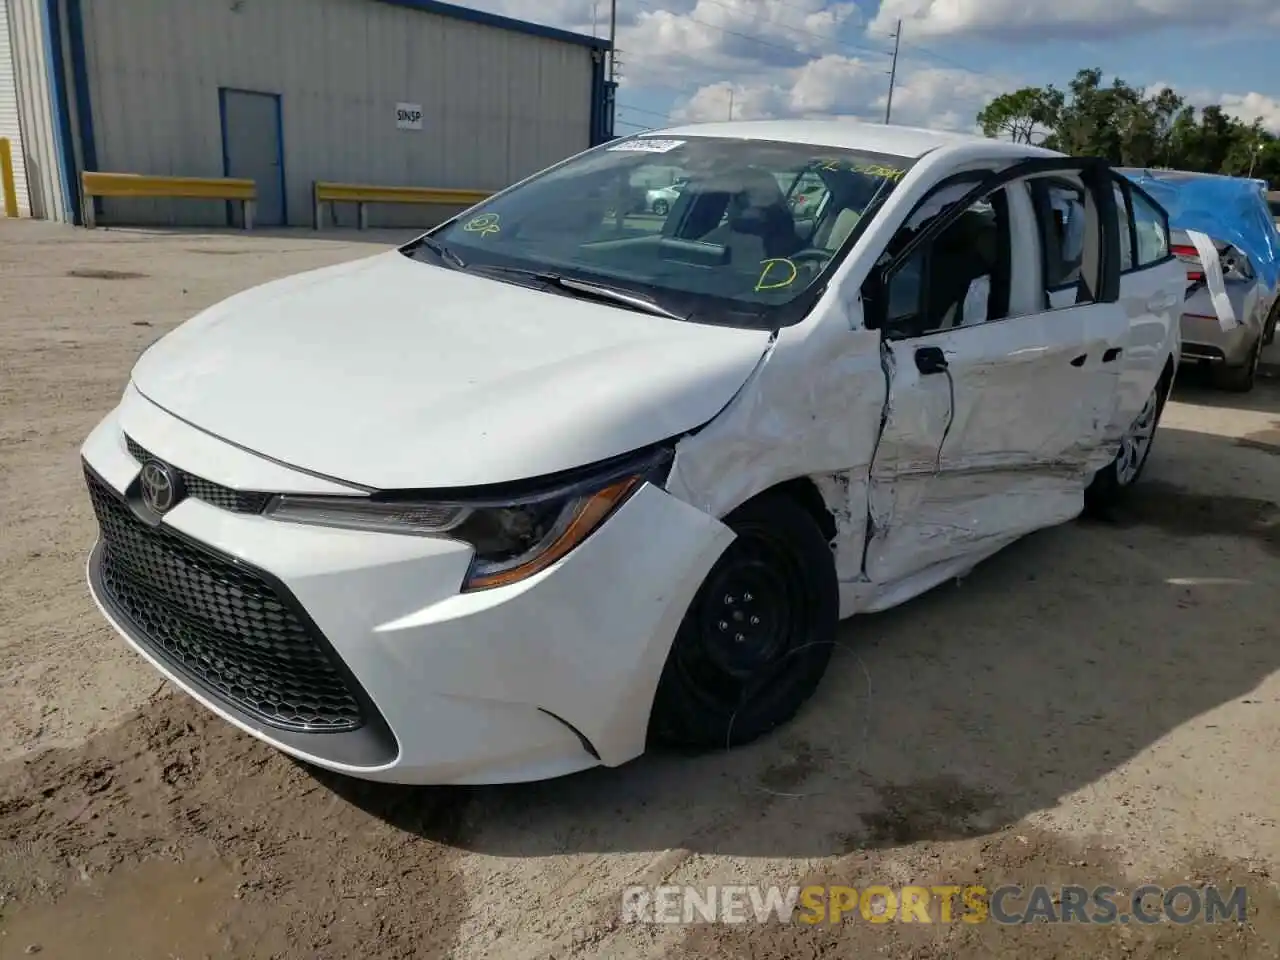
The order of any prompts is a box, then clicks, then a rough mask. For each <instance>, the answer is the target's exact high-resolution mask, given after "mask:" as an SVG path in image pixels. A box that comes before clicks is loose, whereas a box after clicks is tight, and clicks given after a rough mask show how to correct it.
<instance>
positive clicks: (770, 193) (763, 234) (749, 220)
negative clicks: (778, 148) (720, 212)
mask: <svg viewBox="0 0 1280 960" xmlns="http://www.w3.org/2000/svg"><path fill="white" fill-rule="evenodd" d="M696 189H697V190H698V191H700V192H704V193H721V194H723V195H724V196H725V198H726V204H725V208H724V221H723V222H722V223H721V224H720V225H719V226H717V227H716V228H715V229H714V230H712V231H711V232H710V233H709V234H707V235H706V236H705V237H704V238H703V239H705V240H707V241H709V242H712V243H721V244H724V246H726V247H727V248H728V249H729V255H730V263H732V264H733V265H734V266H737V267H740V268H741V267H753V266H755V265H756V264H758V263H760V262H761V261H762V260H771V259H774V258H776V257H786V256H790V255H791V254H793V253H795V252H796V251H797V250H799V249H801V248H802V247H803V246H804V241H803V240H802V239H801V237H800V234H799V233H798V232H797V230H796V221H795V217H794V215H793V214H792V212H791V208H790V207H789V206H788V205H787V200H786V197H785V196H784V194H783V192H782V188H781V187H780V186H778V181H777V180H776V179H775V178H774V176H773V174H772V173H770V172H769V171H767V170H763V169H760V168H759V167H747V168H745V169H742V170H737V171H734V172H733V173H731V174H724V175H722V176H720V177H717V178H716V179H715V180H713V181H709V182H706V183H701V184H698V185H697V187H696Z"/></svg>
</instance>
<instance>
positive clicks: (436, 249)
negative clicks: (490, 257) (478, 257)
mask: <svg viewBox="0 0 1280 960" xmlns="http://www.w3.org/2000/svg"><path fill="white" fill-rule="evenodd" d="M418 247H426V248H427V249H428V250H430V251H431V252H432V253H434V254H435V255H436V256H437V257H439V258H440V259H441V260H445V261H447V262H449V263H451V264H453V265H454V266H455V267H457V268H458V269H459V270H465V269H467V261H465V260H463V259H462V258H461V257H460V256H458V255H457V254H456V253H454V252H453V251H452V250H451V249H449V248H448V247H446V246H445V245H444V244H443V243H441V242H440V241H439V240H436V239H434V238H433V237H428V236H421V237H418V239H417V240H414V241H412V242H411V243H410V244H409V245H408V246H407V247H405V248H404V252H405V253H411V252H412V251H414V250H416V249H418Z"/></svg>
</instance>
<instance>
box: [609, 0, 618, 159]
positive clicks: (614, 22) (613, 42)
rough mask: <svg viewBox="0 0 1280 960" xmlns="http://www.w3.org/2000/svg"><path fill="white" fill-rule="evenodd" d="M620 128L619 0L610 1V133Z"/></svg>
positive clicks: (614, 134) (613, 134)
mask: <svg viewBox="0 0 1280 960" xmlns="http://www.w3.org/2000/svg"><path fill="white" fill-rule="evenodd" d="M617 129H618V0H610V3H609V135H610V136H616V135H617V133H616V131H617Z"/></svg>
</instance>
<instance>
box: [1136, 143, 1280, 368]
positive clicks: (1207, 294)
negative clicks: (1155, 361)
mask: <svg viewBox="0 0 1280 960" xmlns="http://www.w3.org/2000/svg"><path fill="white" fill-rule="evenodd" d="M1121 172H1122V173H1124V174H1125V175H1126V176H1128V177H1130V178H1131V179H1133V180H1135V181H1136V182H1137V183H1139V184H1140V185H1141V186H1143V188H1144V189H1146V190H1147V191H1148V192H1150V193H1151V194H1152V196H1154V197H1155V198H1156V199H1157V200H1158V201H1159V202H1160V203H1161V204H1162V205H1163V206H1164V207H1165V209H1166V210H1168V211H1169V225H1170V226H1171V227H1172V230H1171V231H1170V247H1171V249H1170V253H1172V254H1173V255H1174V256H1176V257H1177V258H1178V259H1179V260H1181V261H1182V262H1183V264H1185V266H1186V269H1187V290H1186V300H1185V302H1184V303H1183V307H1182V321H1181V330H1182V360H1183V362H1186V363H1196V364H1199V365H1201V366H1204V367H1207V368H1208V370H1209V373H1210V376H1211V377H1212V379H1213V382H1214V383H1215V385H1217V386H1218V387H1220V388H1222V389H1224V390H1231V391H1234V392H1240V393H1243V392H1247V391H1249V390H1252V389H1253V384H1254V380H1255V377H1256V375H1257V370H1258V363H1259V360H1260V359H1261V356H1262V350H1263V348H1264V347H1266V346H1268V345H1269V344H1270V343H1271V342H1272V341H1273V340H1274V339H1275V333H1276V321H1277V319H1278V318H1280V233H1278V232H1277V230H1276V224H1275V222H1274V220H1273V216H1274V210H1275V206H1274V196H1273V195H1269V194H1268V192H1267V188H1266V184H1265V182H1263V181H1261V180H1252V179H1247V178H1241V177H1224V176H1221V175H1217V174H1204V173H1188V172H1185V171H1180V170H1155V171H1152V170H1138V169H1132V168H1130V169H1122V170H1121ZM1246 251H1247V252H1246Z"/></svg>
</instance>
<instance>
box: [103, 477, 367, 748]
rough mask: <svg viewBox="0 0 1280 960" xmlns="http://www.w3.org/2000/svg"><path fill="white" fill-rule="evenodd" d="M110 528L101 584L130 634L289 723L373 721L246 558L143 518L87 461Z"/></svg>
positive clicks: (234, 697)
mask: <svg viewBox="0 0 1280 960" xmlns="http://www.w3.org/2000/svg"><path fill="white" fill-rule="evenodd" d="M85 480H86V482H87V483H88V485H89V495H90V497H91V498H92V500H93V509H94V512H95V513H96V514H97V516H98V524H99V526H100V528H101V544H100V549H101V560H100V564H101V566H100V584H101V586H102V589H103V591H104V592H105V593H106V594H107V596H106V598H105V599H107V600H109V601H110V602H111V604H112V605H113V606H114V607H115V608H116V610H117V612H118V613H120V614H122V615H123V617H124V619H126V620H127V621H128V622H129V625H130V626H131V627H132V628H133V629H132V630H131V634H132V635H133V636H134V638H135V639H136V640H137V641H138V642H139V643H142V644H143V645H145V646H146V647H147V648H148V649H149V650H151V651H153V652H155V653H156V654H157V655H158V656H159V657H161V658H162V659H163V660H164V661H165V662H167V663H168V664H170V665H171V666H173V667H174V669H176V670H177V671H179V672H180V673H182V674H183V675H185V676H186V677H188V678H190V679H191V680H193V681H194V682H196V683H197V684H198V685H199V686H201V687H203V688H205V689H206V690H208V691H209V692H210V693H212V694H213V695H215V696H216V697H218V698H220V699H222V700H225V701H227V702H228V703H229V704H231V705H232V706H234V707H237V708H239V709H240V710H241V711H243V712H244V713H246V714H248V715H250V716H252V717H255V718H257V719H259V720H261V721H263V722H264V723H267V724H270V725H271V726H273V727H278V728H280V729H283V730H297V731H305V732H313V733H318V732H340V731H349V730H355V729H357V728H358V727H360V726H361V725H362V724H363V722H364V716H363V713H362V711H361V708H360V704H359V702H358V701H357V699H356V697H355V695H354V694H353V692H352V690H351V688H350V687H349V686H348V685H347V683H346V682H345V681H344V679H343V676H342V674H341V673H340V672H339V670H338V668H337V665H336V664H335V662H334V660H333V659H332V658H331V656H330V654H329V653H328V650H327V644H326V643H325V641H324V639H323V638H322V637H321V636H320V635H319V633H318V631H317V630H316V629H315V627H314V626H313V625H311V624H310V623H309V622H308V621H307V620H306V619H305V617H304V615H301V614H300V613H298V612H295V610H294V604H293V602H292V598H290V597H288V595H287V594H285V593H283V592H282V591H281V590H277V588H275V587H274V586H273V585H272V584H271V583H269V582H268V581H267V579H266V578H265V577H264V576H263V575H260V574H258V573H256V572H255V571H253V570H252V569H250V568H248V567H246V566H244V565H243V564H239V563H236V562H234V561H232V560H230V559H227V558H224V557H222V556H221V555H219V554H218V553H216V552H214V551H213V550H211V549H208V548H205V547H201V546H199V545H198V544H196V543H194V542H192V541H190V540H188V539H187V538H186V537H183V536H179V535H178V534H176V533H174V532H173V531H171V530H167V529H165V528H163V527H153V526H150V525H148V524H146V523H144V522H143V521H142V520H140V519H139V518H138V517H137V516H136V515H135V514H134V512H133V510H132V509H131V508H130V506H129V505H128V504H127V503H125V502H124V501H123V500H121V499H120V497H119V496H117V495H116V494H115V493H114V492H113V491H112V490H110V489H109V488H108V487H107V486H106V485H105V484H104V483H103V482H102V481H101V480H99V479H98V478H97V477H96V476H94V475H93V473H92V472H90V471H89V470H87V469H86V471H85Z"/></svg>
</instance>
